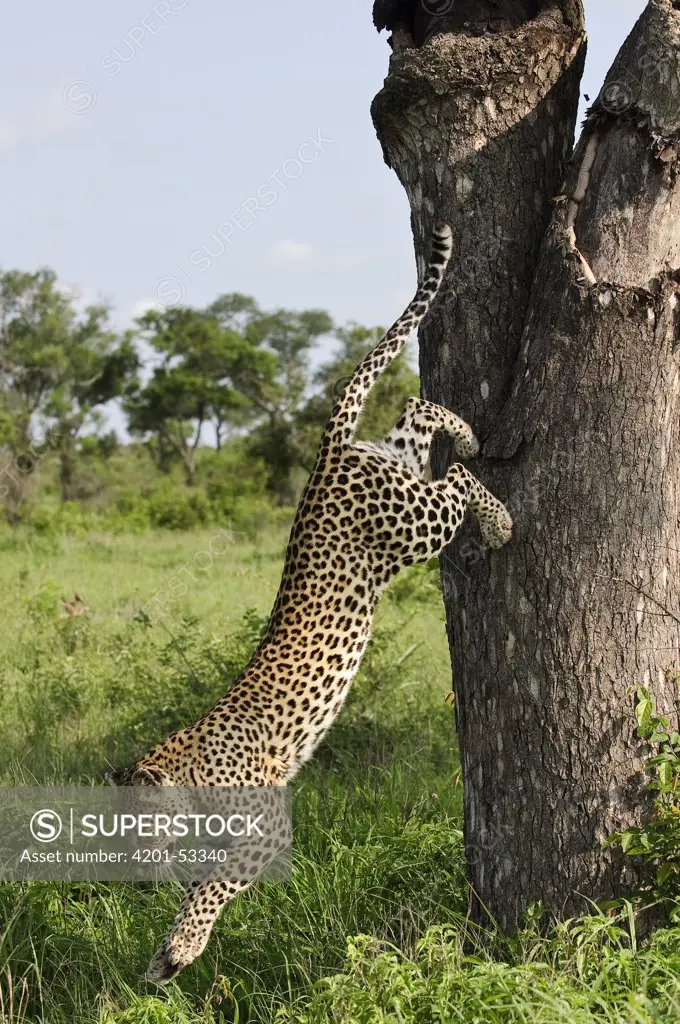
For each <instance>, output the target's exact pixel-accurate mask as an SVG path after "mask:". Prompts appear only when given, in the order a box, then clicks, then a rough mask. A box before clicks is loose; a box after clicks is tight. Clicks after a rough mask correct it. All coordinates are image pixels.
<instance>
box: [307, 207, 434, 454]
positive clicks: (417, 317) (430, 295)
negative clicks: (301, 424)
mask: <svg viewBox="0 0 680 1024" xmlns="http://www.w3.org/2000/svg"><path fill="white" fill-rule="evenodd" d="M450 256H451V228H450V227H449V225H448V224H437V225H436V226H435V229H434V234H433V239H432V252H431V255H430V262H429V263H428V266H427V270H426V271H425V276H424V277H423V280H422V283H421V284H420V287H419V288H418V291H417V292H416V294H415V297H414V299H413V301H412V302H411V303H410V304H409V305H408V306H407V307H406V309H405V310H404V312H403V313H402V315H401V316H400V317H399V319H398V320H397V321H396V323H394V324H393V325H392V327H390V329H389V331H388V332H387V334H386V335H385V337H384V338H383V339H382V341H380V342H378V344H377V345H376V347H375V348H374V349H373V350H372V351H371V352H369V353H368V355H367V356H366V357H365V359H364V360H363V361H362V362H361V363H360V364H359V366H358V367H357V369H356V370H355V371H354V373H353V374H352V376H351V378H350V380H349V383H348V384H347V386H346V388H345V390H344V392H343V394H342V397H341V398H340V400H339V402H338V403H337V405H336V406H335V408H334V409H333V412H332V413H331V415H330V419H329V420H328V424H327V426H326V430H325V432H324V437H323V439H322V442H321V445H322V451H323V450H324V449H326V450H327V451H328V452H330V450H332V449H337V448H343V447H345V445H348V444H351V442H352V439H353V437H354V431H355V430H356V426H357V422H358V420H359V416H360V415H361V412H362V409H363V408H364V405H365V403H366V399H367V398H368V395H369V393H370V391H371V388H372V387H373V385H374V384H375V383H376V381H377V380H378V378H379V377H380V374H381V373H382V372H383V371H384V370H385V369H386V368H387V367H388V366H389V364H390V363H391V362H392V360H393V359H396V357H397V356H398V355H399V353H400V352H401V350H402V349H403V347H404V345H405V344H406V341H407V340H408V338H409V336H410V334H411V332H412V331H413V330H415V328H416V327H417V326H418V325H419V324H420V322H421V320H422V319H423V317H424V316H425V314H426V313H427V311H428V309H429V308H430V306H431V305H432V301H433V299H434V297H435V295H436V294H437V292H438V291H439V286H440V285H441V283H442V279H443V277H444V272H445V270H446V267H447V265H448V262H449V259H450Z"/></svg>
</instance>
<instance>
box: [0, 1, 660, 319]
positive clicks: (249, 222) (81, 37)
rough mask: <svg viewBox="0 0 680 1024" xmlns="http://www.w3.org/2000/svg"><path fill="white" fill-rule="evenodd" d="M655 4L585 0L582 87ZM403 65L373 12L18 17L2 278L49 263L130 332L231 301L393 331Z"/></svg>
mask: <svg viewBox="0 0 680 1024" xmlns="http://www.w3.org/2000/svg"><path fill="white" fill-rule="evenodd" d="M643 7H644V0H586V11H587V16H588V30H589V36H590V51H589V60H588V67H587V72H586V77H585V81H584V83H583V91H584V92H588V93H590V95H591V96H595V95H596V94H597V92H598V89H599V86H600V84H601V82H602V79H603V76H604V74H605V72H606V70H607V68H608V67H609V64H610V63H611V60H612V58H613V56H614V54H615V53H616V50H617V49H618V47H619V45H620V43H621V42H622V40H623V38H624V37H625V35H626V34H627V33H628V31H629V30H630V28H631V27H632V25H633V23H634V20H635V18H636V17H637V16H638V14H639V13H640V12H641V10H642V9H643ZM388 55H389V48H388V46H387V42H386V36H385V34H384V33H383V34H382V36H378V34H377V33H376V32H375V30H374V29H373V26H372V23H371V2H370V0H346V2H345V3H344V4H342V5H331V4H328V5H325V4H322V3H319V0H298V2H297V3H295V4H281V3H280V2H274V0H258V2H255V3H249V4H245V3H242V4H238V5H236V4H228V3H225V2H224V0H160V2H158V0H117V2H116V3H115V4H93V3H91V2H87V3H86V2H85V0H60V2H59V3H58V4H55V3H53V2H51V0H50V2H47V0H34V2H33V3H31V4H23V5H19V4H12V5H8V9H6V10H5V12H4V14H3V32H2V38H1V40H0V83H1V86H2V95H3V97H4V103H3V107H2V111H1V112H0V155H1V157H2V162H3V165H4V174H3V178H4V180H3V194H4V197H5V201H4V202H3V204H2V208H1V210H0V238H1V239H2V242H1V245H0V266H2V267H4V268H9V267H19V268H22V269H26V270H29V269H34V268H36V267H38V266H43V265H47V266H51V267H53V268H54V269H55V270H56V271H57V273H58V275H59V278H60V280H61V281H63V282H64V283H65V284H67V285H70V286H75V287H77V288H78V289H80V291H81V293H82V294H83V296H84V298H85V299H86V300H94V299H96V298H103V299H106V300H109V301H110V302H111V303H112V304H113V305H114V306H115V308H116V310H117V319H118V322H119V323H121V324H122V323H127V322H129V321H130V318H131V317H132V316H133V315H134V314H135V313H137V312H139V311H140V310H141V309H142V308H143V307H144V306H145V305H147V306H148V305H149V304H150V301H151V299H152V297H153V296H154V294H155V295H156V297H160V298H161V299H164V298H165V299H166V300H170V301H171V300H172V299H173V298H176V297H177V295H178V294H179V295H181V297H182V298H183V299H184V301H186V302H187V303H189V304H192V305H197V306H202V305H205V304H206V303H208V302H210V301H211V300H212V299H213V298H214V297H215V296H216V295H218V294H220V293H221V292H225V291H236V290H238V291H243V292H246V293H249V294H252V295H254V296H255V297H256V298H257V299H258V300H259V301H260V303H261V304H262V305H263V306H264V307H273V306H288V307H290V308H306V307H307V308H308V307H320V308H324V309H328V310H329V312H330V313H331V314H332V315H333V316H334V317H335V318H336V320H337V321H339V322H343V321H346V320H349V319H356V320H358V321H360V322H363V323H366V324H369V325H373V324H377V323H382V324H385V323H388V322H390V321H391V320H392V319H393V317H394V315H396V314H397V313H398V312H399V311H400V308H401V306H402V305H403V304H404V303H405V302H406V301H407V300H408V299H409V298H410V295H411V292H412V290H413V286H414V281H415V270H414V260H413V250H412V243H411V235H410V230H409V213H408V205H407V202H406V198H405V195H404V193H403V191H402V189H401V187H400V185H399V183H398V182H397V180H396V177H395V176H394V175H393V173H392V172H390V171H389V170H388V169H387V167H385V165H384V164H383V161H382V156H381V152H380V147H379V145H378V142H377V140H376V138H375V134H374V131H373V127H372V125H371V120H370V115H369V106H370V102H371V99H372V98H373V95H374V94H375V92H376V91H377V90H378V89H379V88H380V85H381V82H382V80H383V78H384V76H385V74H386V72H387V61H388ZM314 140H316V141H314ZM272 193H274V197H273V198H272ZM258 197H259V202H258ZM253 204H255V206H254V205H253ZM258 205H259V209H257V208H255V207H257V206H258ZM249 208H250V209H251V210H253V213H252V214H251V213H249ZM225 224H226V225H228V226H226V227H225ZM220 225H222V229H223V233H225V234H229V226H231V235H230V244H227V245H224V252H223V254H221V255H220V254H219V248H218V246H217V245H216V243H215V241H214V240H213V239H212V235H213V233H214V232H215V231H216V229H217V228H218V227H219V226H220ZM203 245H208V246H209V247H210V251H211V252H212V253H213V254H214V255H213V256H210V257H208V256H207V255H206V254H205V251H204V250H202V246H203ZM206 262H207V264H208V265H206Z"/></svg>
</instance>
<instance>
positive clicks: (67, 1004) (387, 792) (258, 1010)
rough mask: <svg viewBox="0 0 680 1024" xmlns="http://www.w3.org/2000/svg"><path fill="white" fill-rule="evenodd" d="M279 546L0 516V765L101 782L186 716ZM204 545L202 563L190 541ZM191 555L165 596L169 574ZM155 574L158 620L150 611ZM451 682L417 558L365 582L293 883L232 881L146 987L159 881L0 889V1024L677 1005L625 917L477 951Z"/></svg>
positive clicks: (664, 937)
mask: <svg viewBox="0 0 680 1024" xmlns="http://www.w3.org/2000/svg"><path fill="white" fill-rule="evenodd" d="M216 537H218V540H217V541H215V538H216ZM285 540H286V528H285V524H282V523H279V524H277V525H275V526H272V525H271V524H269V525H268V526H267V528H266V529H263V530H262V531H260V532H258V530H257V529H256V528H252V527H251V528H250V529H249V530H248V531H247V532H239V531H238V530H236V529H234V530H230V529H228V530H225V529H224V528H218V527H206V528H202V529H195V530H192V531H184V532H183V531H174V532H170V531H163V530H155V531H153V530H151V531H149V530H147V531H142V532H124V531H123V532H118V533H115V534H114V533H106V532H101V533H98V532H95V531H94V530H81V531H77V532H76V534H75V535H69V534H63V535H58V534H53V533H50V532H49V531H43V532H42V533H38V532H36V531H35V530H32V529H31V530H29V529H24V528H19V529H15V530H9V529H7V530H6V531H5V532H3V533H2V534H0V557H1V559H2V567H3V573H2V582H3V586H2V588H1V590H0V615H1V621H2V623H3V640H2V661H1V663H0V674H1V679H2V701H1V705H0V717H1V721H2V744H1V745H0V782H2V784H4V785H12V784H32V783H38V782H40V783H43V782H55V783H62V784H63V783H65V782H71V783H79V784H90V783H92V784H100V783H101V782H102V778H103V774H104V772H105V771H106V770H107V769H108V768H109V767H110V766H111V765H113V766H121V765H124V764H127V763H129V762H130V761H132V759H133V758H134V757H135V756H136V755H138V754H139V753H140V752H142V751H143V750H144V749H145V748H146V747H148V746H149V745H150V744H152V743H154V742H156V741H157V740H159V739H161V738H163V737H164V736H165V735H167V734H168V733H169V732H170V731H171V730H172V729H174V728H176V727H178V726H180V725H183V724H186V723H188V722H189V721H191V720H193V719H194V718H195V717H197V716H198V715H199V714H200V713H202V712H203V711H204V710H205V709H206V708H207V707H209V706H210V705H211V703H212V702H213V701H214V700H215V699H216V698H217V697H218V696H220V695H221V694H222V693H223V692H224V690H225V688H226V686H227V685H228V684H229V682H230V680H233V679H234V678H235V676H236V675H237V674H238V671H239V669H240V668H241V667H242V666H243V665H244V664H245V662H246V661H247V659H248V655H249V653H250V651H251V650H252V648H253V647H254V646H255V644H256V643H257V639H258V637H259V635H260V631H261V629H262V627H263V624H264V621H265V617H266V614H267V612H268V610H269V607H270V605H271V602H272V599H273V596H274V593H275V590H276V587H277V584H278V579H279V575H280V571H281V564H282V558H283V553H284V546H285ZM211 545H212V546H211ZM213 550H214V551H216V552H217V551H219V552H220V553H219V554H215V555H214V557H213V558H212V562H211V564H210V566H209V567H208V565H209V559H208V558H207V557H205V556H204V557H200V556H199V557H198V559H197V557H196V556H197V555H198V554H199V553H200V552H205V551H213ZM196 565H200V566H202V567H203V568H202V569H201V570H200V571H197V570H196ZM192 566H193V567H194V571H193V572H192V573H191V574H189V573H188V572H186V571H184V572H183V574H182V578H183V579H184V580H186V582H187V583H188V586H187V588H186V593H183V592H182V590H183V588H181V587H177V586H175V585H174V584H171V581H174V580H176V579H177V574H178V573H180V572H181V571H182V570H183V569H186V567H189V568H191V567H192ZM191 576H194V577H195V579H192V578H191ZM169 586H173V591H172V593H173V596H172V600H169V601H168V602H167V612H166V614H165V615H163V616H161V617H158V616H154V615H150V614H148V609H149V603H148V602H149V599H150V598H151V597H152V596H153V595H154V593H156V592H161V593H163V592H167V590H168V587H169ZM75 592H78V593H79V594H80V595H81V597H82V598H83V600H84V601H85V603H86V605H87V608H88V611H87V613H86V614H84V615H78V616H72V617H71V616H68V615H67V614H66V613H65V612H64V610H63V608H62V606H61V603H60V599H61V598H62V597H63V598H68V599H70V598H72V596H73V594H74V593H75ZM144 609H147V611H144ZM449 689H450V669H449V662H448V651H447V646H446V638H445V631H444V625H443V612H442V607H441V595H440V593H439V591H438V588H437V583H436V574H435V572H433V571H432V570H430V569H427V568H420V569H416V570H412V571H411V572H409V573H407V574H404V575H403V576H402V577H400V578H399V579H398V580H397V581H396V583H395V584H394V586H393V588H392V589H391V590H390V592H389V593H388V595H387V597H386V598H385V600H384V602H383V605H382V606H381V609H380V612H379V615H378V619H377V623H376V631H375V638H374V640H373V642H372V645H371V647H370V649H369V652H368V654H367V656H366V659H365V661H364V665H363V668H362V671H361V675H360V677H359V679H358V681H357V683H356V685H355V687H354V689H353V691H352V693H351V696H350V699H349V701H348V703H347V706H346V708H345V709H344V711H343V714H342V716H341V719H340V720H339V722H338V723H337V724H336V726H335V728H334V729H333V730H332V732H331V734H330V736H329V738H328V739H327V741H326V742H325V743H324V744H323V746H322V747H321V748H320V751H319V753H318V755H317V757H316V759H315V760H314V762H313V763H312V764H310V765H308V766H306V768H305V769H304V770H303V772H302V773H301V775H300V776H299V777H298V779H297V780H296V782H295V784H294V828H295V847H294V873H293V879H292V881H291V882H289V883H284V884H280V883H263V884H261V885H259V886H255V887H254V888H253V889H252V890H251V891H250V892H249V893H247V894H245V895H243V896H241V897H239V898H238V899H237V900H236V901H235V902H234V903H233V904H232V905H231V906H229V907H228V908H227V910H226V911H225V913H224V914H223V915H222V918H221V920H220V922H219V925H218V927H217V928H216V931H215V934H214V935H213V938H212V940H211V942H210V944H209V947H208V949H207V951H206V953H205V954H204V955H203V956H202V957H201V958H200V960H199V961H198V962H197V964H196V965H194V966H193V967H191V968H190V969H188V970H187V971H185V972H184V973H183V974H182V975H180V977H179V979H178V981H177V982H176V983H173V984H172V985H171V986H170V987H169V988H168V989H167V990H163V991H159V990H156V989H154V988H153V987H150V986H147V984H146V982H145V981H144V980H143V971H144V968H145V965H146V963H147V962H148V960H149V959H150V957H151V955H152V954H153V952H154V951H155V949H156V946H157V943H158V940H159V938H160V937H161V936H162V934H163V933H164V931H165V930H166V928H167V926H168V924H169V922H170V920H171V918H172V916H173V914H174V912H175V910H176V907H177V905H178V900H179V898H180V891H179V889H176V888H174V887H171V886H170V887H166V888H162V889H154V888H153V887H152V886H151V885H148V884H137V885H135V886H133V885H123V884H115V885H114V884H108V885H106V884H100V885H96V886H95V885H90V884H81V885H66V884H56V883H51V884H48V883H32V884H29V883H22V884H4V885H2V886H0V991H1V993H2V1005H1V1006H0V1020H1V1021H2V1022H3V1024H22V1022H25V1021H35V1022H45V1024H95V1022H96V1024H170V1022H173V1024H175V1022H177V1024H199V1022H201V1024H217V1022H227V1021H239V1022H245V1021H261V1022H270V1021H278V1022H289V1024H293V1022H295V1024H322V1022H327V1021H331V1022H342V1024H354V1022H357V1024H369V1022H371V1024H372V1022H376V1024H377V1022H390V1024H392V1022H394V1024H403V1022H415V1024H425V1022H427V1024H435V1022H437V1024H443V1022H449V1021H450V1022H454V1021H455V1022H466V1024H474V1022H479V1024H486V1022H506V1021H507V1022H510V1021H512V1022H522V1024H528V1022H534V1021H536V1022H545V1024H553V1022H558V1021H559V1022H572V1021H573V1022H595V1021H598V1022H599V1021H602V1022H605V1021H606V1022H631V1024H633V1022H652V1021H654V1022H656V1021H663V1022H666V1021H668V1022H671V1021H678V1020H680V929H678V928H675V929H674V928H669V929H666V930H662V931H660V932H657V934H656V935H655V937H654V938H653V939H652V940H651V942H649V943H647V944H646V945H644V944H642V943H639V944H638V943H637V942H636V938H635V933H634V929H633V927H632V924H631V921H632V917H631V919H630V920H629V918H628V916H627V915H626V913H625V912H624V913H623V914H621V915H620V916H618V917H612V916H609V915H605V914H597V913H595V914H593V915H592V916H591V917H589V918H587V919H585V920H584V921H582V922H580V923H579V924H578V925H574V926H572V927H569V926H566V925H565V926H563V927H561V929H560V930H559V932H558V933H557V934H553V935H552V936H550V937H541V936H540V934H539V932H538V929H537V927H536V926H535V924H534V923H533V921H532V920H531V919H529V920H528V922H527V926H526V929H525V930H524V931H523V932H522V933H521V934H520V935H519V936H518V937H516V938H515V939H513V940H512V941H501V940H500V939H499V938H497V937H496V938H493V937H488V940H487V942H486V944H485V945H482V943H481V942H480V941H479V940H478V937H477V936H475V935H474V934H473V933H472V931H471V929H470V928H469V927H466V924H465V915H466V909H467V900H468V897H467V891H466V884H465V878H464V871H463V859H464V858H463V840H462V833H461V787H460V780H459V776H458V773H457V756H456V749H455V736H454V716H453V711H452V709H451V707H450V706H449V704H447V703H446V701H445V699H444V698H445V695H446V693H447V691H448V690H449Z"/></svg>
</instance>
